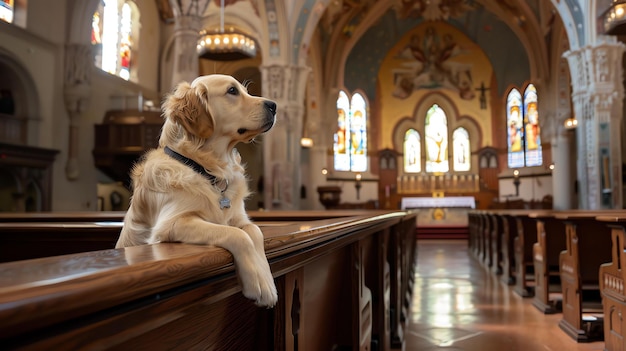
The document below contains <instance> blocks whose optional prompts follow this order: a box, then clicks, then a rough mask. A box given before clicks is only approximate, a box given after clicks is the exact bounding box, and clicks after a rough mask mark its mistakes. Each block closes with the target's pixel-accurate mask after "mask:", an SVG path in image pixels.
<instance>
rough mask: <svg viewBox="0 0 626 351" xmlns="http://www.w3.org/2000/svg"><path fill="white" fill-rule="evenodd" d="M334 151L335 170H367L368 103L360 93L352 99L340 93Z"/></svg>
mask: <svg viewBox="0 0 626 351" xmlns="http://www.w3.org/2000/svg"><path fill="white" fill-rule="evenodd" d="M333 151H334V156H335V164H334V166H335V170H337V171H352V172H364V171H366V170H367V103H366V102H365V99H364V98H363V95H361V94H359V93H355V94H354V95H352V98H351V99H350V98H348V94H346V93H345V92H343V91H341V92H339V97H338V98H337V132H336V133H335V136H334V145H333Z"/></svg>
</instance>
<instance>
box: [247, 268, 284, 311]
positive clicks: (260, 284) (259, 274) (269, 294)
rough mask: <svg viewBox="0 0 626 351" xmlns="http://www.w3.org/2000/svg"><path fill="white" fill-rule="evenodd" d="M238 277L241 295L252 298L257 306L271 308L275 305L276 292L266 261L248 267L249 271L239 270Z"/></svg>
mask: <svg viewBox="0 0 626 351" xmlns="http://www.w3.org/2000/svg"><path fill="white" fill-rule="evenodd" d="M263 260H264V261H265V257H263ZM240 279H241V284H242V292H243V295H244V296H245V297H247V298H249V299H251V300H254V303H255V304H256V305H257V306H262V307H267V308H271V307H274V305H276V302H277V301H278V292H277V291H276V284H274V278H273V277H272V272H271V271H270V267H269V264H268V263H267V261H265V262H259V264H257V265H254V266H252V267H250V271H247V272H244V271H243V270H242V271H240Z"/></svg>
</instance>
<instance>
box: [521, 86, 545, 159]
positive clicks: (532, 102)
mask: <svg viewBox="0 0 626 351" xmlns="http://www.w3.org/2000/svg"><path fill="white" fill-rule="evenodd" d="M524 111H525V114H524V128H525V132H524V135H525V136H526V138H525V139H526V143H525V144H524V151H525V152H526V166H541V164H542V163H543V155H542V151H541V137H540V135H539V112H538V110H537V89H536V88H535V86H534V85H532V84H529V85H528V87H526V90H525V91H524Z"/></svg>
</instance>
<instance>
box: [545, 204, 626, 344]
mask: <svg viewBox="0 0 626 351" xmlns="http://www.w3.org/2000/svg"><path fill="white" fill-rule="evenodd" d="M620 213H622V214H626V212H623V211H614V210H606V211H582V210H581V211H571V212H557V213H556V214H555V217H556V218H557V219H560V220H563V221H564V222H565V225H566V235H567V237H566V250H564V251H563V252H561V254H560V258H559V265H560V271H561V286H562V294H563V318H562V319H561V321H560V322H559V327H560V328H561V329H562V330H563V331H565V332H566V333H567V334H568V335H569V336H571V337H572V338H573V339H574V340H576V341H585V342H586V341H596V340H602V339H603V338H604V334H603V324H604V321H603V319H604V318H603V314H602V313H603V309H602V299H601V294H600V281H599V274H598V271H599V269H600V266H601V265H602V264H604V263H606V262H610V260H611V230H610V228H609V227H608V226H607V225H606V223H605V222H601V221H598V220H597V219H596V217H597V216H599V215H601V216H607V215H610V214H620Z"/></svg>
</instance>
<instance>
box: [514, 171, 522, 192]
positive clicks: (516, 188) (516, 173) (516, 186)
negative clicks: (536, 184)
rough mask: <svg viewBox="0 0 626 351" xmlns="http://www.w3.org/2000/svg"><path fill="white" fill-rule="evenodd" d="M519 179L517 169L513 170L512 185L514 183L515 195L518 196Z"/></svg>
mask: <svg viewBox="0 0 626 351" xmlns="http://www.w3.org/2000/svg"><path fill="white" fill-rule="evenodd" d="M520 183H521V181H520V179H519V170H517V169H516V170H514V171H513V185H515V196H519V185H520Z"/></svg>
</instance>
